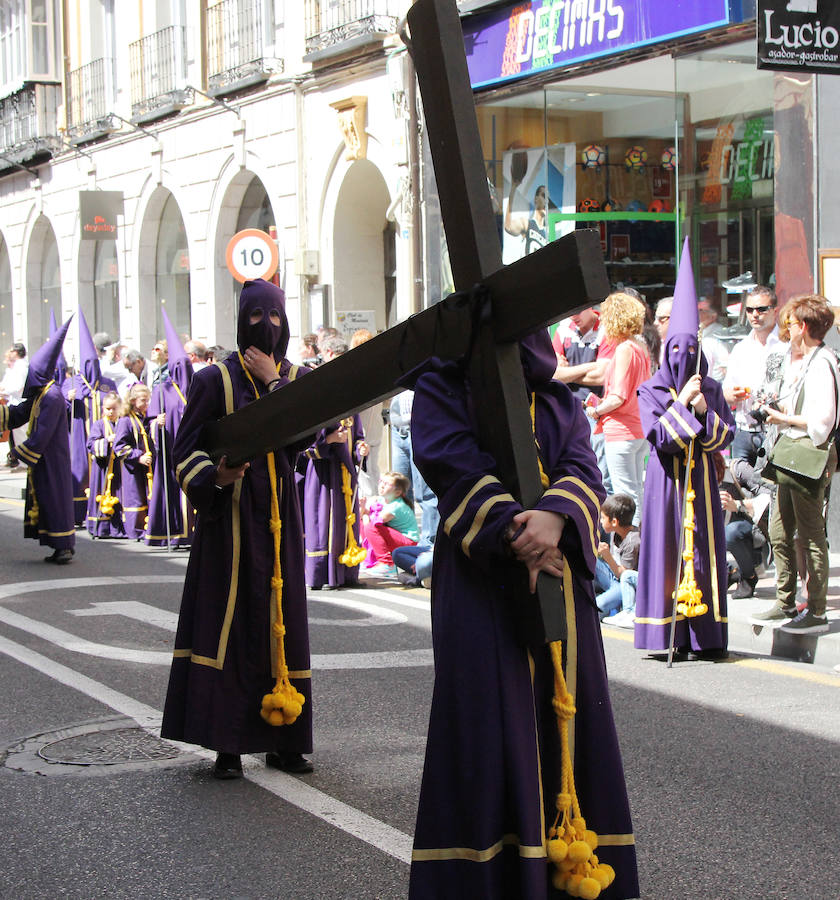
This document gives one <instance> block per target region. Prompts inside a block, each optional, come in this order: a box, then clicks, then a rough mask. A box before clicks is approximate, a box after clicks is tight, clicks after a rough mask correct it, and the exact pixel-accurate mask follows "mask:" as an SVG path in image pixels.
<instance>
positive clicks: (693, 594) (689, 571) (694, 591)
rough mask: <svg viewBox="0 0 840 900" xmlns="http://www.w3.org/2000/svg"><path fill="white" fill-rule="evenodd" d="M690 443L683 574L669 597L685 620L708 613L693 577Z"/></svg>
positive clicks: (691, 459) (684, 522)
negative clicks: (672, 599) (673, 600)
mask: <svg viewBox="0 0 840 900" xmlns="http://www.w3.org/2000/svg"><path fill="white" fill-rule="evenodd" d="M693 447H694V441H692V442H691V443H690V444H689V446H688V447H687V448H686V467H685V478H686V487H687V490H686V495H685V518H684V519H683V533H684V535H685V539H684V546H683V554H682V558H683V564H684V568H683V574H682V578H681V579H680V583H679V585H678V586H677V588H676V590H675V591H674V593H673V594H672V595H671V596H672V597H673V598H674V599H675V601H676V603H677V612H678V613H679V614H681V615H683V616H685V617H686V618H687V619H693V618H694V617H695V616H702V615H704V614H705V613H707V612H708V611H709V607H708V605H707V604H705V603H703V592H702V591H701V590H700V588H699V587H698V586H697V581H696V580H695V577H694V498H695V496H696V495H695V491H694V488H692V487H691V473H692V472H693V471H694V456H693V454H692V452H691V451H692V448H693Z"/></svg>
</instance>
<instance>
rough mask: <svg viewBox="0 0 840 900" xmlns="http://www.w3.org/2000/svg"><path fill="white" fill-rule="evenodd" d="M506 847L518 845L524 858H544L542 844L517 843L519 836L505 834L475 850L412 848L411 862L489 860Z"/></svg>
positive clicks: (480, 861)
mask: <svg viewBox="0 0 840 900" xmlns="http://www.w3.org/2000/svg"><path fill="white" fill-rule="evenodd" d="M505 846H508V847H518V848H519V855H520V856H521V857H523V858H524V859H545V857H546V852H545V847H543V846H530V845H527V844H525V845H523V844H520V843H519V837H518V836H517V835H515V834H506V835H505V836H504V837H503V838H502V839H501V840H500V841H497V842H496V843H495V844H493V846H492V847H488V848H487V849H486V850H475V849H474V848H472V847H441V848H439V849H434V850H431V849H430V850H418V849H415V850H412V851H411V861H412V862H442V861H445V860H456V859H460V860H465V861H466V862H479V863H483V862H490V860H492V859H494V858H495V857H497V856H498V855H499V854H500V853H501V852H502V850H503V849H504V848H505Z"/></svg>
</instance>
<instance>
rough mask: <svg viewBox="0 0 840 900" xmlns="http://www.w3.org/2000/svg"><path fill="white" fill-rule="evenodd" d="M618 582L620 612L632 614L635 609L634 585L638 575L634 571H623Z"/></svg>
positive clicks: (636, 582)
mask: <svg viewBox="0 0 840 900" xmlns="http://www.w3.org/2000/svg"><path fill="white" fill-rule="evenodd" d="M618 581H619V584H620V585H621V610H622V612H628V611H629V612H633V611H634V610H635V609H636V585H637V584H638V581H639V573H638V572H637V571H636V570H635V569H625V570H624V571H623V572H622V573H621V578H619V579H618Z"/></svg>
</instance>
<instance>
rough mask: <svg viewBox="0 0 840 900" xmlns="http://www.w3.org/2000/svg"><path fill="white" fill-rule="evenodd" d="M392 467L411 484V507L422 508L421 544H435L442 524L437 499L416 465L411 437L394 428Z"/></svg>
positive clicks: (392, 432) (392, 434) (408, 498)
mask: <svg viewBox="0 0 840 900" xmlns="http://www.w3.org/2000/svg"><path fill="white" fill-rule="evenodd" d="M391 465H392V467H393V470H394V471H395V472H402V474H403V475H405V476H406V478H408V480H409V481H410V482H411V486H410V488H409V490H408V496H407V500H408V503H409V505H410V506H413V505H414V504H415V503H417V504H419V506H420V543H427V544H433V543H434V542H435V536H436V535H437V529H438V523H439V522H440V513H438V508H437V497H436V496H435V494H434V492H433V491H432V489H431V488H430V487H429V486H428V485H427V484H426V480H425V479H424V478H423V476H422V475H421V474H420V470H419V469H418V468H417V466H416V465H415V464H414V456H413V454H412V452H411V435H410V434H407V435H402V434H400V432H399V431H398V430H397V429H396V428H393V427H392V428H391Z"/></svg>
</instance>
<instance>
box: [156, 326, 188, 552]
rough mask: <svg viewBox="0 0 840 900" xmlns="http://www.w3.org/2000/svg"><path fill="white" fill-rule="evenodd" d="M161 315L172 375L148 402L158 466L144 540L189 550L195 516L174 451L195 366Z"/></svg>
mask: <svg viewBox="0 0 840 900" xmlns="http://www.w3.org/2000/svg"><path fill="white" fill-rule="evenodd" d="M161 313H162V315H163V326H164V329H165V331H166V343H167V347H168V349H169V372H168V375H167V377H166V378H165V379H164V380H162V381H160V382H158V383H157V384H156V385H155V386H154V387H153V388H152V399H151V402H150V403H149V411H148V415H149V420H150V425H151V430H152V440H153V441H154V445H155V464H154V475H153V478H152V493H151V497H150V498H149V525H148V528H147V529H146V536H145V541H146V543H147V544H148V545H149V546H151V547H167V546H169V547H173V548H180V549H186V548H188V547H189V546H190V543H191V541H192V532H193V527H194V525H195V513H194V511H193V508H192V506H190V504H189V503H188V502H187V496H186V494H184V493H183V491H182V490H181V488H180V486H179V484H178V481H177V479H176V478H175V463H174V462H173V458H172V448H173V446H174V445H175V437H176V435H177V433H178V427H179V426H180V424H181V419H182V418H183V415H184V408H185V407H186V405H187V392H188V391H189V388H190V382H191V381H192V377H193V367H192V363H191V362H190V358H189V356H187V353H186V351H185V350H184V345H183V342H182V341H181V338H180V336H179V335H178V332H177V331H176V330H175V328H174V326H173V325H172V323H171V322H170V321H169V316H167V315H166V310H161Z"/></svg>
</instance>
